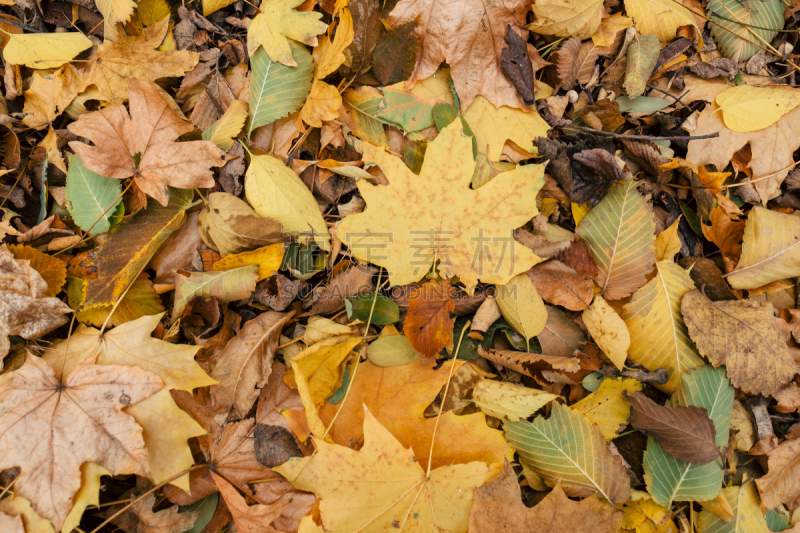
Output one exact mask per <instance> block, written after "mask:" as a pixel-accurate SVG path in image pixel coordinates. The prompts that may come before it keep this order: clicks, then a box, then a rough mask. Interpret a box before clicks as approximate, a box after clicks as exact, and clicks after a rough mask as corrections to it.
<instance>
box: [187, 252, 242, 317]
mask: <svg viewBox="0 0 800 533" xmlns="http://www.w3.org/2000/svg"><path fill="white" fill-rule="evenodd" d="M257 278H258V266H257V265H248V266H244V267H241V268H235V269H233V270H226V271H224V272H193V273H192V274H191V275H190V276H182V275H178V276H176V277H175V281H176V283H175V305H174V306H173V308H172V320H173V321H175V320H177V319H178V318H179V317H180V316H181V312H182V311H183V310H184V308H185V307H186V304H188V303H189V300H191V299H192V298H194V297H196V296H204V297H206V298H216V299H217V300H219V301H221V302H233V301H235V300H242V299H244V298H247V297H248V296H250V295H251V294H252V293H253V291H254V290H256V279H257Z"/></svg>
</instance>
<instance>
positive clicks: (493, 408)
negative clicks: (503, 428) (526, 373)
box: [472, 379, 558, 422]
mask: <svg viewBox="0 0 800 533" xmlns="http://www.w3.org/2000/svg"><path fill="white" fill-rule="evenodd" d="M556 398H558V396H556V395H555V394H550V393H547V392H544V391H540V390H536V389H529V388H526V387H522V386H519V385H514V384H513V383H505V382H503V381H493V380H488V379H484V380H481V381H479V382H478V383H477V384H476V385H475V388H474V389H473V391H472V400H473V401H474V402H475V405H477V406H478V407H480V409H481V411H483V412H484V413H486V414H487V415H490V416H494V417H497V418H506V419H508V420H509V421H511V422H516V421H517V420H520V419H522V418H528V417H529V416H531V415H532V414H533V413H535V412H536V411H538V410H539V409H541V408H542V407H544V406H545V405H547V404H548V403H550V402H551V401H553V400H555V399H556Z"/></svg>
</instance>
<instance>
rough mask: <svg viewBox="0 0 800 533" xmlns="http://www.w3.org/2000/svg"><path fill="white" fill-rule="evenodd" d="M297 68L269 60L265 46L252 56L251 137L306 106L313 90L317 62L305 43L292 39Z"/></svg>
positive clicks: (248, 134)
mask: <svg viewBox="0 0 800 533" xmlns="http://www.w3.org/2000/svg"><path fill="white" fill-rule="evenodd" d="M290 44H291V47H292V55H293V56H294V58H295V61H296V62H297V66H296V67H287V66H286V65H284V64H282V63H279V62H277V61H276V62H273V61H270V59H269V57H268V56H267V53H266V52H265V51H264V49H263V48H259V49H258V50H257V51H256V53H255V54H253V56H252V57H251V58H250V64H251V65H252V69H253V72H252V74H251V75H250V111H249V112H250V127H249V130H248V132H247V136H248V137H249V136H250V135H251V134H252V133H253V130H255V129H256V128H258V127H259V126H264V125H266V124H271V123H273V122H275V121H276V120H278V119H281V118H284V117H286V116H289V115H290V114H292V113H294V112H295V111H297V110H298V109H300V108H301V107H302V106H303V101H304V100H305V98H306V96H308V93H309V92H310V91H311V79H312V78H313V76H314V63H313V62H312V60H311V54H309V53H308V50H307V49H306V47H305V46H303V45H300V44H297V43H295V42H293V41H290Z"/></svg>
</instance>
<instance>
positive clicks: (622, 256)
mask: <svg viewBox="0 0 800 533" xmlns="http://www.w3.org/2000/svg"><path fill="white" fill-rule="evenodd" d="M575 231H576V233H577V234H578V236H579V237H580V238H581V239H583V241H584V242H585V243H586V246H587V247H588V248H589V253H591V255H592V258H593V259H594V261H595V263H597V266H598V268H599V269H600V273H599V275H597V276H595V280H596V281H597V284H598V285H600V288H601V289H603V292H602V294H603V297H604V298H606V299H607V300H618V299H620V298H625V297H627V296H630V295H631V294H633V292H634V291H636V290H637V289H639V288H640V287H641V286H642V285H644V284H645V282H646V281H647V278H646V276H647V274H649V273H650V271H652V270H653V264H654V263H655V251H654V248H655V237H654V236H653V233H654V232H655V223H654V221H653V214H652V212H651V211H650V208H649V206H648V204H646V203H645V201H644V199H643V198H642V196H641V195H640V194H639V193H638V192H637V191H636V182H634V181H625V182H623V183H621V184H620V185H617V186H616V187H614V188H613V189H611V191H609V193H608V194H607V195H606V196H605V198H603V199H602V200H601V201H600V203H599V204H597V206H596V207H595V208H594V209H592V210H591V211H590V212H589V214H588V215H586V217H585V218H584V219H583V220H582V221H581V223H580V224H579V225H578V228H577V229H576V230H575Z"/></svg>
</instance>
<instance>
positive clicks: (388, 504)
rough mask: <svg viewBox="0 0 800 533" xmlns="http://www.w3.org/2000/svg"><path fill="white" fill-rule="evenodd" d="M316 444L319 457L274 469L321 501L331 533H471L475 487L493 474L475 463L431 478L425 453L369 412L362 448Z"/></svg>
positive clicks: (295, 460) (438, 472)
mask: <svg viewBox="0 0 800 533" xmlns="http://www.w3.org/2000/svg"><path fill="white" fill-rule="evenodd" d="M414 364H417V363H414ZM315 445H316V446H317V453H316V454H315V455H314V456H312V457H294V458H292V459H290V460H289V461H287V462H286V463H284V464H282V465H281V466H279V467H276V468H275V470H276V471H277V472H278V473H280V474H281V475H282V476H284V477H285V478H286V479H288V480H289V481H290V482H291V483H292V486H293V487H295V488H297V489H299V490H304V491H308V492H313V493H315V494H316V495H317V496H318V497H319V498H320V500H319V501H320V514H321V517H322V522H323V524H324V525H325V529H326V530H328V531H342V530H344V529H353V530H358V531H362V532H364V533H384V532H386V531H393V530H395V529H396V530H398V531H407V532H420V533H421V532H423V531H432V530H433V531H452V532H454V533H466V532H467V529H468V528H469V513H470V509H471V508H472V498H473V490H474V489H475V488H476V487H479V486H480V485H482V484H483V483H484V481H486V480H487V479H488V478H489V477H490V476H491V475H492V474H493V473H494V471H493V470H492V469H490V468H489V467H488V466H487V465H486V464H485V463H481V462H477V461H475V462H471V463H468V464H454V465H448V466H441V467H439V468H436V469H434V470H432V471H431V472H430V475H427V474H426V473H425V471H424V470H423V467H422V466H421V462H420V460H421V459H422V458H419V457H418V458H415V457H414V452H413V451H412V450H408V449H406V448H404V447H403V445H402V444H400V442H398V441H397V439H396V438H395V437H394V436H393V435H392V434H391V433H389V431H388V430H387V429H386V428H384V427H383V426H382V425H381V424H380V422H378V421H377V420H376V419H375V417H374V416H373V415H372V414H371V413H370V412H369V411H368V410H367V411H366V413H365V416H364V446H363V447H362V448H361V449H360V450H359V451H355V450H351V449H350V448H346V447H344V446H339V445H336V444H329V443H327V442H323V441H321V440H316V441H315Z"/></svg>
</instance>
